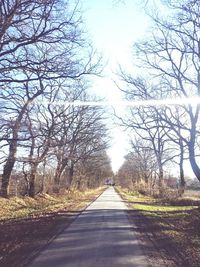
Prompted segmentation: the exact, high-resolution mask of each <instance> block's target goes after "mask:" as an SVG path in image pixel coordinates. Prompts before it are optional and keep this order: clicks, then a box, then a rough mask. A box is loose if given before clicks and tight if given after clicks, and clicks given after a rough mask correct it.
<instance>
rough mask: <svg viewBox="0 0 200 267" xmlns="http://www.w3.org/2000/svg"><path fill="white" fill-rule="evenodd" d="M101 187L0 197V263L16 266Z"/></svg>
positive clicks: (100, 189) (101, 190)
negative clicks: (33, 196) (60, 192)
mask: <svg viewBox="0 0 200 267" xmlns="http://www.w3.org/2000/svg"><path fill="white" fill-rule="evenodd" d="M104 190H105V188H103V187H102V188H98V189H94V190H87V191H85V192H79V191H70V192H66V193H65V194H62V195H47V194H45V195H39V196H37V197H36V198H35V199H32V198H29V197H24V198H16V197H13V198H10V199H3V198H0V266H3V267H20V266H23V264H22V265H21V263H22V262H24V261H26V260H27V259H29V258H30V257H32V256H33V255H34V254H35V253H36V252H37V251H38V250H39V249H41V248H42V247H43V246H44V245H45V244H47V243H48V241H49V240H50V239H51V238H52V237H53V236H54V235H55V234H57V233H58V232H60V231H62V229H64V228H65V227H67V225H68V224H69V223H70V222H71V221H72V220H73V218H74V216H77V215H78V213H79V212H80V210H82V209H84V208H85V207H86V206H87V205H88V204H89V203H90V202H91V201H93V200H94V199H95V198H96V197H97V196H99V195H100V194H101V192H103V191H104Z"/></svg>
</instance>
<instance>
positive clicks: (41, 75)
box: [0, 0, 103, 197]
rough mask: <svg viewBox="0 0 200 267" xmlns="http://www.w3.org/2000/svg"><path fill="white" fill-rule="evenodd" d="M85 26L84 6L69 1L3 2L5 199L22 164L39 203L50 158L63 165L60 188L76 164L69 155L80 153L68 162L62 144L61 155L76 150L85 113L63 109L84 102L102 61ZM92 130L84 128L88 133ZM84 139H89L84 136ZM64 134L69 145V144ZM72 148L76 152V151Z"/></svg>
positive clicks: (0, 88)
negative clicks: (40, 172)
mask: <svg viewBox="0 0 200 267" xmlns="http://www.w3.org/2000/svg"><path fill="white" fill-rule="evenodd" d="M81 23H82V22H81V18H80V15H79V10H78V5H77V4H74V6H73V5H72V4H71V2H69V1H63V0H37V1H36V0H33V1H29V0H27V1H21V0H19V1H18V0H12V1H6V0H2V1H1V3H0V113H1V115H0V129H1V133H0V148H1V151H0V155H1V166H2V183H1V196H3V197H6V196H7V195H8V186H9V182H10V178H11V175H12V173H13V170H14V166H15V163H16V162H20V163H21V164H23V166H24V167H23V170H24V171H23V172H24V175H25V176H24V177H26V181H27V184H28V187H29V188H28V194H29V195H30V196H34V194H35V176H36V174H37V169H38V167H39V166H40V164H41V163H44V162H45V161H46V160H47V158H49V156H50V155H51V157H52V158H54V159H55V158H56V159H57V162H59V163H58V164H57V167H56V169H57V174H56V175H55V179H54V182H55V183H56V182H57V183H58V184H59V179H60V178H59V176H61V175H62V172H63V171H64V169H65V167H66V163H65V162H66V161H68V160H69V158H70V157H71V156H69V155H70V153H71V154H74V153H75V152H74V148H71V150H73V152H72V151H71V152H69V155H68V156H67V158H66V161H65V160H64V161H62V160H61V159H60V158H59V155H58V153H57V154H56V149H57V150H59V141H60V142H63V143H62V144H60V152H61V151H62V149H63V147H64V146H65V145H66V143H67V145H69V143H70V144H71V142H72V143H73V141H74V138H75V135H76V133H75V132H73V130H72V124H73V129H75V128H76V127H78V126H77V121H76V116H77V117H78V116H80V118H79V124H80V125H81V123H82V122H83V119H82V115H80V114H81V110H80V109H78V108H77V110H76V109H74V110H73V108H72V107H66V106H65V104H63V106H62V107H60V105H56V102H59V101H61V100H62V101H65V100H68V101H73V100H76V99H80V94H81V92H82V90H79V89H78V88H79V87H82V85H81V83H85V81H84V79H83V78H82V77H83V76H85V75H87V74H97V73H98V72H99V66H100V65H99V63H100V59H98V58H96V57H95V56H94V53H93V50H92V48H91V46H90V45H89V44H88V43H87V42H86V41H85V40H84V36H83V34H82V31H81ZM81 81H82V82H81ZM75 91H77V93H76V94H75ZM72 92H73V93H72ZM85 113H87V111H85ZM85 116H86V115H85ZM88 116H89V115H88ZM91 123H92V122H91ZM75 125H76V126H75ZM89 126H90V127H92V126H91V125H89ZM89 126H88V125H86V124H85V128H87V127H89ZM90 127H89V128H90ZM95 130H96V131H97V129H95ZM74 131H75V130H74ZM69 132H70V134H69ZM93 133H95V132H93ZM79 134H80V135H81V134H82V135H85V133H82V132H81V131H80V132H79ZM63 135H64V138H65V139H66V140H65V139H62V137H63ZM78 140H79V139H78ZM78 140H77V139H76V142H75V141H74V142H75V143H76V145H74V146H77V142H78ZM102 140H103V137H102ZM102 143H103V141H102ZM67 149H68V150H70V149H69V146H68V148H67ZM53 155H54V156H53ZM61 161H62V164H61ZM72 161H73V159H71V162H72ZM59 164H60V165H59ZM58 165H59V166H58Z"/></svg>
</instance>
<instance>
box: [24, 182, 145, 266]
mask: <svg viewBox="0 0 200 267" xmlns="http://www.w3.org/2000/svg"><path fill="white" fill-rule="evenodd" d="M126 210H127V207H126V205H125V204H124V202H123V201H122V199H121V198H120V196H119V195H118V194H117V193H116V192H115V190H114V188H112V187H110V188H108V189H106V190H105V191H104V192H103V194H101V196H100V197H98V198H97V200H96V201H94V202H93V203H92V204H91V205H90V206H89V207H88V208H87V209H86V210H85V211H84V212H82V213H81V215H79V216H78V217H77V218H76V219H75V220H74V222H73V223H72V224H71V225H70V226H69V227H68V228H66V229H65V230H64V231H63V232H62V233H61V234H60V235H58V236H57V237H56V238H55V239H54V240H53V241H52V242H51V243H50V244H49V245H48V246H47V247H46V249H45V250H43V251H42V252H41V253H40V254H39V256H38V257H37V258H35V260H34V261H33V262H32V264H30V265H29V267H147V266H148V263H147V260H146V258H145V256H144V255H143V252H142V250H141V248H140V246H139V243H138V240H137V238H136V236H135V234H134V231H133V230H132V229H133V226H132V225H130V223H129V221H128V218H127V215H126Z"/></svg>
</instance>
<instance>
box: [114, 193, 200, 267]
mask: <svg viewBox="0 0 200 267" xmlns="http://www.w3.org/2000/svg"><path fill="white" fill-rule="evenodd" d="M118 190H119V192H120V194H121V196H122V197H123V198H124V199H126V200H127V201H128V203H129V205H130V207H131V208H133V209H135V210H138V211H139V213H140V214H141V215H142V216H143V222H142V223H143V224H146V226H145V228H146V229H145V231H146V232H147V233H148V234H149V236H151V237H152V239H153V241H154V242H155V243H156V245H158V244H160V246H161V248H160V249H161V250H162V253H163V251H164V250H165V254H166V255H165V256H168V257H169V258H173V259H174V263H173V264H175V265H173V266H182V267H183V266H185V267H188V266H190V267H198V266H200V264H199V263H200V208H199V207H200V199H198V198H196V196H195V197H192V196H191V194H190V196H189V197H188V196H186V197H183V198H178V199H177V200H175V199H173V200H171V201H170V200H166V199H155V198H152V197H148V196H143V195H141V194H138V193H134V192H128V191H127V190H122V189H118ZM158 249H159V248H158ZM161 250H160V251H161ZM167 254H168V255H167ZM169 254H170V255H169ZM169 266H170V265H169Z"/></svg>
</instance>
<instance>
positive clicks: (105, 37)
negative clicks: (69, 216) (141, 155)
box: [81, 0, 193, 176]
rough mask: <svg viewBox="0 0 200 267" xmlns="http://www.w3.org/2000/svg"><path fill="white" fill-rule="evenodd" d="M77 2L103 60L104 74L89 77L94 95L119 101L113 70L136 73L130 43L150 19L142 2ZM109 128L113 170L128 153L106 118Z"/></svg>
mask: <svg viewBox="0 0 200 267" xmlns="http://www.w3.org/2000/svg"><path fill="white" fill-rule="evenodd" d="M155 2H156V4H157V3H159V1H155ZM81 3H82V9H83V11H84V15H83V18H84V22H85V25H86V29H87V31H88V35H89V37H90V38H91V40H92V42H93V45H94V47H95V48H96V49H97V50H98V52H100V53H101V54H102V56H103V58H104V61H105V62H107V65H106V67H105V70H104V72H103V75H104V77H103V78H94V79H93V90H94V91H95V93H96V95H98V96H100V97H103V98H105V101H108V102H112V103H113V102H119V101H120V100H121V94H120V91H119V89H118V88H117V86H116V85H115V83H114V80H115V81H117V76H116V75H115V74H114V73H116V72H117V70H118V67H119V65H121V66H122V67H123V68H125V69H126V70H128V71H131V72H132V73H134V72H136V68H134V62H133V57H132V46H133V44H134V42H136V41H138V40H140V39H143V38H144V37H145V35H146V34H148V30H149V28H150V19H149V18H148V16H147V15H146V14H145V11H144V1H142V0H121V1H120V0H82V2H81ZM139 3H140V4H139ZM160 8H161V9H160V10H161V12H162V11H163V12H164V13H163V14H165V15H166V9H163V7H162V6H160ZM124 108H125V107H122V106H121V105H119V106H116V105H115V109H116V111H117V113H118V114H120V113H122V112H123V110H124ZM110 111H112V110H110ZM110 128H111V129H110V135H111V140H112V141H111V147H110V149H109V150H108V154H109V156H110V158H111V161H112V168H113V171H115V172H116V171H117V170H118V169H119V168H120V166H121V165H122V164H123V161H124V156H125V155H126V154H127V153H128V149H129V136H128V134H127V133H125V132H123V130H122V129H121V128H120V127H119V126H117V125H116V124H115V123H114V122H113V119H111V120H110ZM186 164H187V163H186ZM186 172H187V174H188V175H191V176H193V175H192V171H191V168H190V166H189V164H187V166H186Z"/></svg>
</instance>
